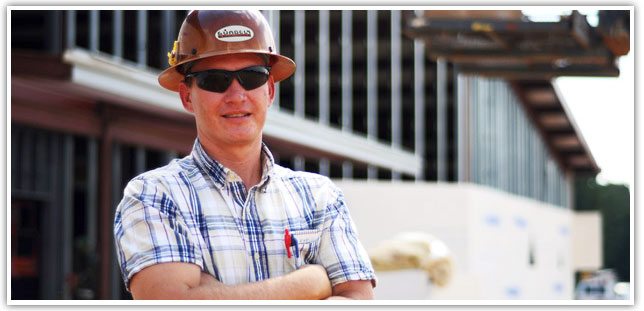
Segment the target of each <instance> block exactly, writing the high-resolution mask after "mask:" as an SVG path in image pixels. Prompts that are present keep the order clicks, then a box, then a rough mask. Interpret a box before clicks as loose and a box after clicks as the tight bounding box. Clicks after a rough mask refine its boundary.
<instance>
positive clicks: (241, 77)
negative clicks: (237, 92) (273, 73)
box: [237, 66, 269, 91]
mask: <svg viewBox="0 0 644 311" xmlns="http://www.w3.org/2000/svg"><path fill="white" fill-rule="evenodd" d="M268 76H269V73H268V69H266V67H263V66H253V67H248V68H245V69H243V70H241V71H239V72H238V73H237V80H238V81H239V84H241V86H242V87H243V88H244V89H246V90H248V91H250V90H252V89H256V88H258V87H260V86H262V85H264V83H266V81H267V80H268Z"/></svg>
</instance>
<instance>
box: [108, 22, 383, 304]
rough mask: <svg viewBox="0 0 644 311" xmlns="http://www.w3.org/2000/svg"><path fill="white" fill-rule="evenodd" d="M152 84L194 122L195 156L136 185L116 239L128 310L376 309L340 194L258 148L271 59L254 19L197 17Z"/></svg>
mask: <svg viewBox="0 0 644 311" xmlns="http://www.w3.org/2000/svg"><path fill="white" fill-rule="evenodd" d="M169 62H170V65H171V67H170V68H168V69H167V70H165V71H163V72H162V73H161V74H160V76H159V83H160V84H161V86H163V87H164V88H166V89H169V90H172V91H175V92H178V93H179V96H180V98H181V102H182V103H183V106H184V108H185V109H186V110H187V111H188V112H190V113H191V114H193V115H194V117H195V121H196V126H197V133H198V136H197V139H196V141H195V144H194V147H193V150H192V152H191V154H190V155H188V156H186V157H184V158H182V159H175V160H173V161H172V162H170V163H169V164H168V165H166V166H164V167H161V168H159V169H155V170H152V171H149V172H145V173H143V174H141V175H139V176H137V177H135V178H134V179H132V180H131V181H130V182H129V183H128V185H127V187H126V188H125V191H124V197H123V199H122V201H121V202H120V204H119V206H118V208H117V211H116V218H115V227H114V235H115V240H116V246H117V252H118V260H119V263H120V267H121V272H122V276H123V279H124V281H125V284H126V288H127V289H128V290H129V291H130V292H131V293H132V296H133V297H134V298H135V299H327V298H331V299H333V298H339V299H343V298H350V299H351V298H352V299H373V287H374V286H375V275H374V272H373V268H372V266H371V262H370V261H369V257H368V255H367V253H366V251H365V250H364V248H363V246H362V245H361V243H360V242H359V241H358V238H357V234H356V230H355V225H354V223H353V221H352V220H351V218H350V215H349V211H348V210H347V207H346V205H345V203H344V198H343V194H342V192H341V191H340V190H339V189H338V188H336V187H335V186H334V185H333V183H332V182H331V181H330V180H329V179H328V178H326V177H324V176H321V175H317V174H312V173H306V172H294V171H291V170H289V169H287V168H284V167H281V166H279V165H277V164H276V163H275V162H274V160H273V156H272V155H271V152H270V151H269V150H268V148H267V147H266V146H265V145H264V144H263V143H262V128H263V127H264V122H265V120H266V112H267V109H268V108H269V106H270V105H271V104H272V102H273V99H274V96H275V82H279V81H281V80H284V79H286V78H288V77H289V76H290V75H291V74H293V72H294V71H295V63H294V62H293V61H292V60H291V59H289V58H287V57H285V56H282V55H279V54H277V51H276V47H275V43H274V40H273V35H272V33H271V30H270V28H269V26H268V23H267V21H266V19H265V18H264V17H263V16H262V14H261V13H259V12H258V11H192V12H191V13H190V14H189V15H188V16H187V17H186V19H185V20H184V22H183V25H182V26H181V30H180V32H179V37H178V39H177V41H176V42H175V45H174V48H173V50H172V52H171V53H169Z"/></svg>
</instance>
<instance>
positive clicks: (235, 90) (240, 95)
mask: <svg viewBox="0 0 644 311" xmlns="http://www.w3.org/2000/svg"><path fill="white" fill-rule="evenodd" d="M224 94H225V96H224V99H225V100H226V101H227V102H240V101H243V100H244V99H245V98H246V90H245V89H244V88H243V87H242V86H241V84H239V81H237V78H234V79H233V82H232V83H231V84H230V86H229V87H228V89H227V90H226V91H225V92H224Z"/></svg>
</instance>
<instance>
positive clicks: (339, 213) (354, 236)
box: [318, 181, 376, 287]
mask: <svg viewBox="0 0 644 311" xmlns="http://www.w3.org/2000/svg"><path fill="white" fill-rule="evenodd" d="M329 182H330V181H329ZM327 202H328V203H327V205H326V211H325V213H326V214H325V218H324V228H323V231H322V234H321V236H320V245H319V249H318V260H319V263H320V264H322V265H323V266H324V267H325V268H326V270H327V274H328V275H329V280H331V286H335V285H337V284H340V283H344V282H346V281H355V280H371V283H372V286H373V287H375V286H376V276H375V273H374V270H373V267H372V265H371V261H370V259H369V255H368V254H367V251H366V250H365V249H364V247H363V246H362V243H360V241H359V240H358V232H357V229H356V226H355V224H354V222H353V220H352V219H351V216H350V214H349V210H348V208H347V206H346V204H345V202H344V195H343V193H342V191H341V190H340V189H338V188H337V187H336V186H335V185H333V184H332V186H331V191H330V195H329V200H328V201H327Z"/></svg>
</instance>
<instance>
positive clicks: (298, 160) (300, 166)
mask: <svg viewBox="0 0 644 311" xmlns="http://www.w3.org/2000/svg"><path fill="white" fill-rule="evenodd" d="M293 162H294V163H293V168H294V169H295V170H296V171H303V170H304V157H303V156H301V155H299V154H298V155H296V156H295V157H294V158H293Z"/></svg>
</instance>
